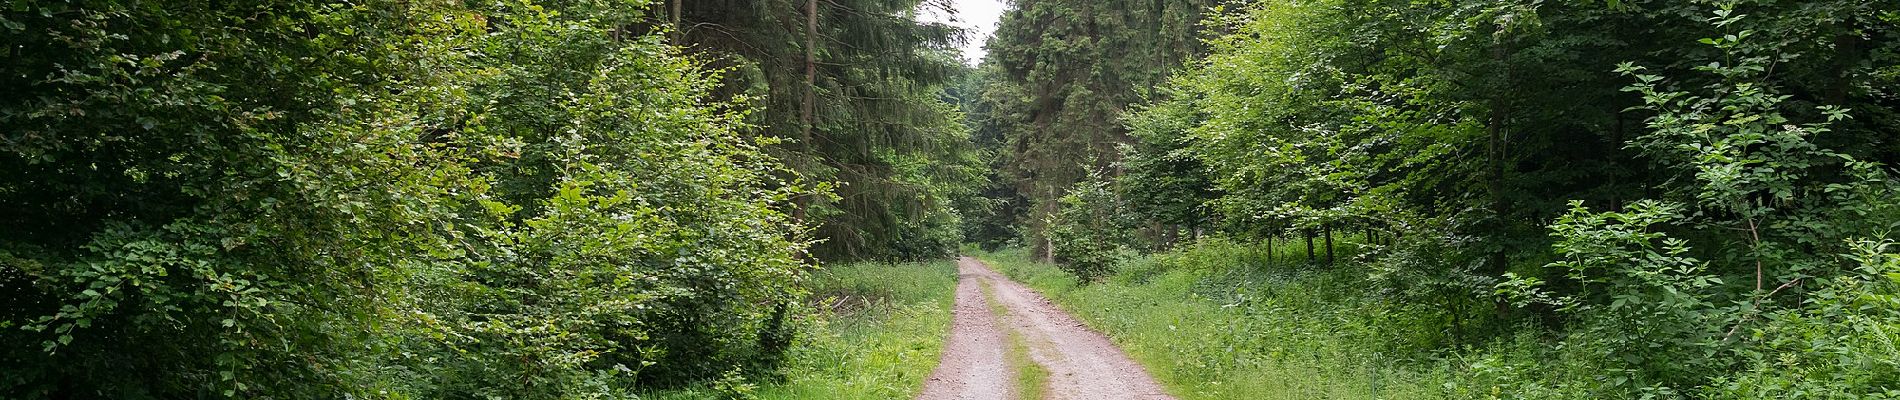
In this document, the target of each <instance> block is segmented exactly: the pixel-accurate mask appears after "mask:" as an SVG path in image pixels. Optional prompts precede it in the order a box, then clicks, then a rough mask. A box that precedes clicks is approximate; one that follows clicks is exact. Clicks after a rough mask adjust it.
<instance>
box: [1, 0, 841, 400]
mask: <svg viewBox="0 0 1900 400" xmlns="http://www.w3.org/2000/svg"><path fill="white" fill-rule="evenodd" d="M644 6H645V5H644V2H640V1H606V2H583V3H573V4H565V3H564V4H558V5H553V4H550V5H542V4H536V3H532V2H525V1H523V2H502V3H493V4H481V5H476V4H469V5H463V4H459V3H403V2H368V3H363V4H307V5H294V4H277V3H245V2H239V3H229V2H183V3H164V4H158V3H150V2H146V3H120V2H111V1H100V2H80V3H64V2H61V3H47V2H22V3H19V4H15V5H14V6H12V7H9V10H7V11H6V13H5V14H4V17H0V18H4V22H5V23H4V24H0V25H4V29H6V30H7V31H8V34H7V37H8V38H9V39H8V42H7V47H8V48H9V51H10V52H13V53H12V54H15V55H16V57H14V58H10V59H9V61H8V62H7V63H5V65H4V67H0V68H5V71H4V72H5V73H4V74H3V75H5V76H6V78H3V79H5V80H4V81H0V84H3V85H4V87H5V89H4V91H5V92H7V93H9V94H8V95H7V96H6V97H4V99H0V126H4V127H5V128H3V129H4V131H0V135H3V136H0V137H4V138H5V142H4V143H5V148H4V152H0V165H4V166H5V167H4V168H0V194H4V196H0V203H3V204H4V205H5V207H3V208H4V209H5V210H6V211H0V220H4V221H5V223H7V224H9V225H11V226H14V227H16V228H18V229H20V230H21V231H23V232H26V234H25V235H11V236H7V237H6V238H4V239H0V277H3V278H0V279H4V282H5V284H4V286H0V298H5V299H7V300H8V304H14V305H17V306H14V307H8V308H7V309H6V310H5V311H0V321H3V322H0V327H5V328H6V329H7V330H8V331H9V332H8V333H6V334H4V335H0V345H4V347H0V348H4V349H5V350H0V352H3V353H0V358H5V359H7V360H14V361H15V362H9V363H6V366H5V367H0V376H5V378H0V392H4V393H9V395H8V397H18V398H66V397H110V398H180V397H239V398H338V397H373V398H418V397H419V398H461V397H506V398H627V397H631V395H630V393H631V390H633V389H635V388H638V387H645V386H651V385H668V384H678V383H679V382H684V381H690V380H698V379H706V378H712V377H717V376H719V375H720V374H722V373H725V372H727V371H733V370H736V369H739V368H740V367H741V366H746V367H750V366H753V365H770V364H771V363H772V362H773V360H777V359H779V358H780V356H779V354H780V353H782V352H783V351H784V348H785V346H786V343H785V342H786V339H785V338H786V337H789V335H790V333H789V331H788V330H789V329H790V327H789V326H788V325H787V324H788V323H787V322H786V319H787V318H788V317H787V314H786V313H787V311H786V308H785V307H786V306H785V304H786V303H788V302H791V301H794V300H796V299H797V298H798V296H799V294H800V290H801V289H800V286H801V285H800V281H801V280H802V276H803V275H804V271H805V270H806V269H807V268H808V266H807V265H806V264H805V263H804V262H802V261H800V260H799V259H798V258H796V257H795V254H797V253H799V252H800V251H801V249H802V248H803V247H804V243H803V240H802V239H800V237H801V232H802V229H801V228H799V227H798V226H797V225H796V224H794V223H793V221H791V219H790V218H789V216H787V215H786V214H784V213H783V212H781V211H780V210H779V208H780V205H782V204H784V203H785V202H787V201H788V200H789V199H791V198H793V197H795V196H801V195H806V193H807V192H806V191H805V190H804V189H801V185H800V184H799V183H798V182H796V181H786V180H784V179H782V178H781V177H783V176H786V174H784V170H783V169H782V168H781V167H780V166H779V164H777V162H776V161H775V160H774V159H773V158H771V157H768V156H766V155H765V154H764V153H763V152H762V151H761V150H760V148H759V146H760V144H759V143H756V142H754V141H753V140H752V139H748V138H747V137H745V136H742V132H743V130H744V124H742V123H741V119H742V118H743V115H744V114H743V112H742V111H741V110H740V109H739V108H738V106H739V104H733V103H722V102H717V101H712V100H710V99H709V97H710V95H711V92H712V90H713V88H714V85H715V83H716V81H717V76H716V75H714V74H711V73H708V72H706V71H705V70H703V69H701V68H700V66H699V65H700V64H701V61H699V60H695V59H692V58H688V57H684V56H681V55H680V54H679V53H678V52H677V50H676V49H674V48H672V47H670V46H668V45H665V44H663V43H662V42H661V41H660V39H659V38H658V37H655V36H639V35H625V34H624V33H623V32H622V31H620V29H622V27H624V26H627V25H628V24H632V23H634V22H636V21H640V20H642V19H643V18H644V17H643V16H642V15H641V14H640V10H642V8H643V7H644ZM15 38H17V39H15ZM16 40H17V41H16Z"/></svg>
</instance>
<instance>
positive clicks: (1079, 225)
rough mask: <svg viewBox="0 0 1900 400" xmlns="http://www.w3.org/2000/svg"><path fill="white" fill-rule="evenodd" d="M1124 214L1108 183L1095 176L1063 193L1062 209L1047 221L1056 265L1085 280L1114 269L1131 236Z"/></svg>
mask: <svg viewBox="0 0 1900 400" xmlns="http://www.w3.org/2000/svg"><path fill="white" fill-rule="evenodd" d="M1122 215H1124V214H1123V212H1122V206H1121V204H1120V201H1119V200H1117V198H1116V197H1115V192H1114V191H1112V190H1110V189H1109V183H1108V182H1106V181H1103V180H1101V179H1092V180H1088V181H1083V182H1081V183H1078V184H1076V186H1075V188H1074V189H1070V190H1069V194H1068V195H1065V196H1062V206H1061V208H1060V209H1058V211H1056V214H1055V215H1054V216H1052V217H1050V219H1051V220H1050V222H1049V223H1048V225H1049V232H1048V235H1049V241H1050V246H1051V249H1050V253H1052V254H1053V255H1054V256H1055V257H1054V258H1055V262H1056V265H1060V266H1062V268H1063V270H1065V271H1069V273H1070V274H1074V275H1075V276H1076V278H1078V279H1081V280H1082V281H1083V282H1087V281H1092V280H1095V279H1097V278H1101V277H1104V276H1108V275H1109V274H1110V273H1112V272H1114V267H1115V263H1116V262H1117V260H1118V259H1119V258H1120V257H1121V255H1122V253H1123V252H1125V251H1126V249H1127V245H1126V243H1128V242H1129V241H1130V240H1131V239H1132V237H1131V236H1130V234H1129V229H1128V227H1127V225H1126V224H1125V223H1124V221H1123V220H1122Z"/></svg>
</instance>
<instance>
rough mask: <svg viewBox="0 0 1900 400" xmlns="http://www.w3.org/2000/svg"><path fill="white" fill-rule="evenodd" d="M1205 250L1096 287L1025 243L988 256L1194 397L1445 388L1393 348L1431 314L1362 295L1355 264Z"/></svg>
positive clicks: (1151, 260)
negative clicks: (1347, 267) (1040, 257)
mask: <svg viewBox="0 0 1900 400" xmlns="http://www.w3.org/2000/svg"><path fill="white" fill-rule="evenodd" d="M1203 246H1206V247H1204V248H1202V249H1199V250H1189V251H1185V252H1177V253H1170V254H1169V255H1165V256H1157V257H1148V258H1139V259H1135V260H1133V261H1131V262H1129V263H1127V264H1125V266H1124V267H1123V268H1121V270H1120V271H1118V272H1117V273H1116V274H1115V275H1114V276H1112V277H1111V278H1109V279H1108V280H1107V281H1105V282H1097V283H1093V284H1089V285H1078V284H1077V282H1076V280H1075V278H1074V277H1073V276H1071V275H1068V274H1066V273H1064V272H1062V271H1060V270H1057V269H1056V268H1054V267H1053V266H1050V265H1047V264H1041V263H1035V262H1031V261H1030V260H1029V259H1028V257H1026V256H1025V254H1024V253H1022V252H1021V251H1013V250H1012V251H1003V252H998V253H981V254H978V257H979V258H982V259H984V260H985V261H988V262H989V263H990V264H991V265H992V266H994V267H995V268H997V269H998V270H1000V271H1001V272H1002V273H1004V274H1006V275H1009V276H1010V277H1012V278H1014V279H1016V280H1018V281H1021V282H1024V283H1025V284H1028V285H1030V286H1031V287H1034V288H1036V289H1038V290H1039V291H1041V292H1043V294H1045V295H1046V296H1048V297H1050V298H1051V299H1052V300H1053V301H1055V302H1056V303H1058V304H1060V305H1061V306H1062V307H1063V308H1064V309H1066V310H1068V311H1069V312H1071V313H1074V314H1076V316H1077V317H1078V318H1080V319H1082V320H1083V321H1085V322H1087V323H1088V324H1089V325H1090V326H1091V327H1093V328H1095V329H1097V330H1100V331H1102V332H1104V333H1106V334H1108V335H1109V336H1111V337H1112V338H1114V340H1115V341H1116V342H1117V343H1118V344H1120V345H1121V346H1122V347H1123V349H1125V350H1126V351H1128V353H1129V355H1130V356H1131V357H1134V358H1135V359H1136V361H1137V362H1140V363H1141V364H1142V365H1144V366H1147V367H1148V368H1149V370H1150V372H1152V373H1154V374H1155V375H1156V379H1158V380H1160V381H1161V382H1162V384H1163V385H1165V386H1167V387H1168V390H1169V392H1170V393H1173V394H1174V395H1176V396H1179V397H1181V398H1184V399H1321V398H1333V399H1427V398H1440V397H1443V396H1444V389H1443V388H1442V387H1437V386H1438V385H1432V384H1428V383H1429V382H1434V381H1439V380H1441V379H1440V378H1436V377H1434V376H1432V375H1434V373H1432V372H1430V371H1431V370H1432V368H1417V367H1413V366H1410V365H1408V363H1406V362H1405V360H1404V359H1402V358H1398V357H1390V356H1389V355H1388V354H1385V353H1384V351H1385V350H1384V349H1387V348H1391V347H1393V345H1392V343H1393V341H1394V340H1398V341H1400V342H1404V341H1406V340H1408V339H1406V338H1407V337H1414V336H1430V335H1431V334H1432V333H1429V332H1427V333H1420V332H1405V331H1393V330H1392V328H1391V327H1393V326H1404V325H1407V324H1406V323H1405V321H1403V319H1405V318H1416V317H1417V315H1424V313H1407V312H1404V310H1405V307H1404V306H1403V305H1399V304H1389V303H1381V302H1378V301H1376V300H1374V298H1372V297H1370V296H1359V295H1356V294H1355V288H1354V285H1353V284H1352V283H1353V282H1355V281H1356V279H1353V278H1352V276H1351V273H1350V272H1344V271H1342V270H1339V269H1331V270H1319V269H1312V270H1307V269H1302V268H1297V267H1294V266H1293V264H1292V263H1295V262H1299V261H1298V260H1302V259H1303V257H1298V258H1295V257H1285V256H1286V255H1288V254H1286V253H1285V252H1284V251H1285V250H1284V249H1285V248H1282V249H1281V251H1278V252H1281V253H1282V254H1281V255H1282V257H1276V258H1268V257H1265V256H1264V255H1263V254H1261V252H1259V251H1258V250H1253V249H1249V248H1246V247H1243V246H1239V245H1234V244H1229V243H1215V244H1208V245H1203ZM1289 247H1290V246H1289ZM1299 251H1301V252H1303V251H1304V249H1300V250H1299ZM1299 255H1300V256H1303V255H1304V254H1299ZM1360 291H1361V292H1362V290H1360Z"/></svg>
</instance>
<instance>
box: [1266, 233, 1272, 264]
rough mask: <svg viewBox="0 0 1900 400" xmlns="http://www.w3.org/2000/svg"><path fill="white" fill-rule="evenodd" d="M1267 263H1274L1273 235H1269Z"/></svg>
mask: <svg viewBox="0 0 1900 400" xmlns="http://www.w3.org/2000/svg"><path fill="white" fill-rule="evenodd" d="M1267 263H1268V264H1272V263H1273V235H1267Z"/></svg>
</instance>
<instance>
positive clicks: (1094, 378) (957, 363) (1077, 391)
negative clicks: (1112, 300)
mask: <svg viewBox="0 0 1900 400" xmlns="http://www.w3.org/2000/svg"><path fill="white" fill-rule="evenodd" d="M985 287H987V288H988V290H987V291H986V290H985V289H984V288H985ZM986 292H987V293H986ZM991 302H995V304H999V305H1001V306H1002V308H1003V309H1004V310H1007V312H1005V313H1001V315H999V314H998V313H994V312H992V311H991V308H990V307H991V306H990V304H991ZM1011 333H1015V334H1016V335H1020V337H1021V338H1022V340H1023V341H1024V342H1025V343H1026V344H1027V346H1026V347H1027V351H1028V352H1029V354H1028V355H1029V357H1028V359H1030V360H1033V361H1034V362H1035V363H1036V364H1038V365H1040V366H1041V367H1042V368H1043V369H1045V370H1047V371H1048V372H1049V378H1048V387H1046V388H1043V390H1042V393H1043V396H1042V397H1043V398H1045V399H1078V400H1081V399H1089V400H1096V399H1102V400H1107V399H1144V400H1145V399H1168V400H1172V399H1173V397H1170V396H1168V395H1167V393H1165V392H1163V391H1162V390H1161V385H1159V384H1156V383H1155V380H1154V378H1153V377H1150V376H1149V375H1148V372H1147V371H1146V370H1144V369H1142V367H1141V365H1140V364H1136V363H1135V362H1134V360H1131V359H1129V358H1128V355H1127V354H1126V353H1123V352H1122V351H1121V349H1119V348H1116V347H1115V344H1114V343H1113V342H1110V341H1109V340H1108V337H1106V336H1102V334H1101V333H1097V332H1095V331H1093V330H1089V328H1088V327H1086V326H1084V325H1083V324H1082V323H1081V321H1078V320H1076V319H1075V318H1074V317H1071V316H1069V314H1068V313H1065V312H1062V310H1060V309H1058V308H1056V306H1055V305H1054V304H1051V303H1049V300H1048V299H1045V298H1043V297H1042V295H1039V294H1036V292H1035V291H1034V290H1031V289H1029V288H1028V287H1026V286H1023V285H1022V284H1020V283H1016V282H1015V281H1011V280H1009V278H1005V277H1003V276H1002V275H1001V274H998V273H996V271H993V270H991V269H990V268H989V266H986V265H983V262H981V261H977V260H976V259H974V258H969V257H963V258H961V259H959V260H957V304H956V310H955V318H954V320H953V322H951V327H950V336H949V337H948V338H947V339H946V340H944V348H943V357H942V359H940V360H939V361H938V364H937V369H936V371H934V372H932V373H931V374H930V377H929V378H928V380H927V381H925V382H924V391H923V394H922V395H920V396H918V397H917V398H918V399H923V400H940V399H941V400H950V399H959V400H977V399H1011V398H1017V397H1019V395H1018V393H1022V392H1023V391H1022V390H1021V388H1016V387H1014V385H1015V384H1016V381H1017V379H1016V376H1015V372H1016V370H1017V368H1012V366H1010V365H1009V359H1010V357H1009V354H1007V352H1008V351H1011V348H1010V346H1009V339H1008V337H1009V335H1010V334H1011ZM1020 358H1021V357H1018V359H1020Z"/></svg>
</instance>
